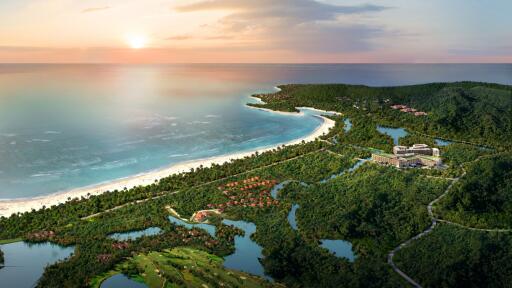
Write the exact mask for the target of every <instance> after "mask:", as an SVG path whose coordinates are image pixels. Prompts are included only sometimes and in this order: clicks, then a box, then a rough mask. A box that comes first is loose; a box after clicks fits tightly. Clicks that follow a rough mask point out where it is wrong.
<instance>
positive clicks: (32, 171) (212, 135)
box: [0, 64, 512, 199]
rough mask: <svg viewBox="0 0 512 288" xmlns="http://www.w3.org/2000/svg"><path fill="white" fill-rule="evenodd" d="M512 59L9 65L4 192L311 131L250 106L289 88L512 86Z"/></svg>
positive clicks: (41, 189) (2, 76) (0, 134)
mask: <svg viewBox="0 0 512 288" xmlns="http://www.w3.org/2000/svg"><path fill="white" fill-rule="evenodd" d="M511 74H512V65H301V64H298V65H278V64H276V65H249V64H240V65H227V64H226V65H224V64H222V65H221V64H210V65H199V64H198V65H140V66H136V65H31V64H26V65H17V64H2V65H0V199H6V198H23V197H33V196H40V195H47V194H50V193H53V192H58V191H64V190H69V189H72V188H77V187H83V186H87V185H92V184H97V183H101V182H105V181H110V180H113V179H118V178H122V177H128V176H131V175H134V174H139V173H143V172H147V171H151V170H154V169H158V168H162V167H165V166H168V165H171V164H175V163H179V162H183V161H188V160H195V159H200V158H206V157H213V156H219V155H223V154H228V153H232V152H239V151H247V150H252V149H254V148H257V147H268V146H273V145H276V144H279V143H283V142H287V141H290V140H293V139H296V138H300V137H302V136H304V135H306V134H309V133H311V132H312V131H313V130H314V129H315V128H316V127H317V126H318V125H319V124H320V122H321V120H320V119H318V118H316V117H313V115H311V114H309V113H307V115H305V116H303V117H297V116H284V115H278V114H273V113H268V112H263V111H259V110H255V109H250V108H247V107H246V106H245V104H246V103H247V102H250V101H254V100H251V99H250V98H249V97H248V96H249V95H251V94H253V93H257V92H265V91H274V88H273V87H274V86H276V85H278V84H282V83H349V84H366V85H379V86H387V85H401V84H416V83H425V82H438V81H458V80H475V81H488V82H498V83H505V84H507V83H508V84H511V83H512V80H511V79H512V77H510V76H511Z"/></svg>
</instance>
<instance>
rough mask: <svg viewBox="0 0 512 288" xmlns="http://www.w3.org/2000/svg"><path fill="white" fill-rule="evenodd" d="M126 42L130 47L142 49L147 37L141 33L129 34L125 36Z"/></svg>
mask: <svg viewBox="0 0 512 288" xmlns="http://www.w3.org/2000/svg"><path fill="white" fill-rule="evenodd" d="M126 42H127V43H128V45H130V47H131V48H132V49H142V48H144V47H146V43H147V39H146V37H144V36H142V35H130V36H128V37H126Z"/></svg>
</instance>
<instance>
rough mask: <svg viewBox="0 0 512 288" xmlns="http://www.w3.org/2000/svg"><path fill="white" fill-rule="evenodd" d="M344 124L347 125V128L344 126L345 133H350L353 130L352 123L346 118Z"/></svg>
mask: <svg viewBox="0 0 512 288" xmlns="http://www.w3.org/2000/svg"><path fill="white" fill-rule="evenodd" d="M343 123H345V126H343V130H345V132H348V131H350V129H352V122H351V121H350V118H345V120H344V121H343Z"/></svg>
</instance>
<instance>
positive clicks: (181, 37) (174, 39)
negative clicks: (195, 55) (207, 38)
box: [165, 35, 192, 41]
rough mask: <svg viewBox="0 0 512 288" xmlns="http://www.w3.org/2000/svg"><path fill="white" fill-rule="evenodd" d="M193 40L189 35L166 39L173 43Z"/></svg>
mask: <svg viewBox="0 0 512 288" xmlns="http://www.w3.org/2000/svg"><path fill="white" fill-rule="evenodd" d="M189 39H192V37H191V36H188V35H176V36H170V37H167V38H165V40H173V41H183V40H189Z"/></svg>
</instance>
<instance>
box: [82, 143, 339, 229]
mask: <svg viewBox="0 0 512 288" xmlns="http://www.w3.org/2000/svg"><path fill="white" fill-rule="evenodd" d="M324 151H326V149H325V148H320V149H318V150H315V151H311V152H308V153H305V154H301V155H298V156H295V157H292V158H288V159H286V160H282V161H278V162H274V163H271V164H268V165H264V166H260V167H256V168H253V169H250V170H247V171H244V172H240V173H237V174H233V175H229V176H226V177H222V178H219V179H215V180H212V181H208V182H205V183H201V184H198V185H195V186H191V187H187V188H186V189H185V190H177V191H172V192H169V191H164V192H161V193H160V194H159V195H157V196H153V197H149V198H146V199H141V200H136V201H132V202H128V203H125V204H122V205H118V206H115V207H113V208H110V209H107V210H103V211H101V212H98V213H94V214H91V215H89V216H85V217H82V218H81V219H82V220H87V219H90V218H94V217H96V216H99V215H101V214H105V213H108V212H112V211H115V210H118V209H121V208H123V207H126V206H128V205H132V204H139V203H144V202H147V201H149V200H154V199H158V198H161V197H163V196H166V195H172V194H176V193H179V192H182V191H187V190H190V189H193V188H199V187H202V186H206V185H210V184H213V183H216V182H219V181H224V180H227V179H229V178H233V177H237V176H240V175H244V174H247V173H251V172H254V171H258V170H261V169H265V168H268V167H272V166H275V165H279V164H282V163H286V162H289V161H292V160H296V159H299V158H302V157H305V156H308V155H311V154H314V153H319V152H324ZM327 151H329V150H327Z"/></svg>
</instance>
